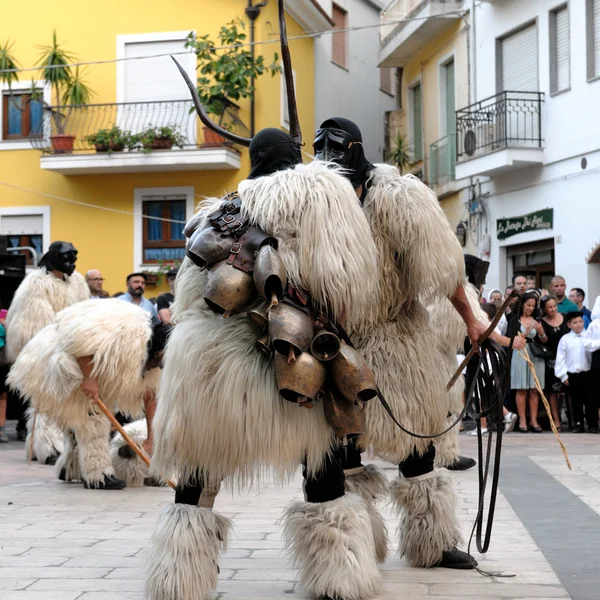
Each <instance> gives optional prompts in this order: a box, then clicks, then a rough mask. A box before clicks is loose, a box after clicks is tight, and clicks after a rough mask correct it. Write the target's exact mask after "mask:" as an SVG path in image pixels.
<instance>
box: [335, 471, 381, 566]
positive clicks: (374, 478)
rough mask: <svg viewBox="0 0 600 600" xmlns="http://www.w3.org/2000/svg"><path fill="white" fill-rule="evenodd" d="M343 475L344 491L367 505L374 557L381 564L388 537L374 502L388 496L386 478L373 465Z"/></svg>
mask: <svg viewBox="0 0 600 600" xmlns="http://www.w3.org/2000/svg"><path fill="white" fill-rule="evenodd" d="M344 473H345V475H346V491H347V492H350V493H354V494H358V495H359V496H362V497H363V498H364V500H365V502H366V504H367V511H368V513H369V518H370V519H371V527H372V529H373V538H374V540H375V556H376V558H377V562H379V563H383V562H385V560H386V558H387V554H388V535H387V528H386V526H385V522H384V520H383V516H382V515H381V513H380V512H379V510H378V508H377V506H376V502H377V500H379V499H380V498H383V497H384V496H387V494H388V480H387V477H386V476H385V474H384V473H383V471H382V470H381V469H379V468H378V467H376V466H375V465H366V466H364V467H358V468H357V469H349V470H345V471H344Z"/></svg>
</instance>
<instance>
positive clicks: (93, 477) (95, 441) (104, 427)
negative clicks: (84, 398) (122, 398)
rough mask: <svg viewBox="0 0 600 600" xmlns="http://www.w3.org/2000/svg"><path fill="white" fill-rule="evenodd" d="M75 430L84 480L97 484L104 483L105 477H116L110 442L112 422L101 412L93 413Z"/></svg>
mask: <svg viewBox="0 0 600 600" xmlns="http://www.w3.org/2000/svg"><path fill="white" fill-rule="evenodd" d="M74 430H75V439H76V440H77V448H78V450H79V464H80V465H81V474H82V475H83V477H84V479H86V480H87V481H88V483H90V484H96V483H101V482H103V481H104V476H105V475H114V470H113V466H112V462H111V460H110V448H109V440H108V437H109V435H110V421H109V420H108V419H107V418H106V416H105V415H104V414H103V413H101V412H100V411H98V413H91V414H89V415H88V418H87V420H86V421H85V422H84V423H78V424H77V427H75V428H74Z"/></svg>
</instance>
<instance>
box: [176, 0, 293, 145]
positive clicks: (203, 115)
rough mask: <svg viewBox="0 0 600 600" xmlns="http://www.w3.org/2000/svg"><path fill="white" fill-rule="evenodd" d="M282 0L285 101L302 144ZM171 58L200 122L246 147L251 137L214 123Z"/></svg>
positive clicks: (280, 26) (192, 85) (180, 69)
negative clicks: (181, 77)
mask: <svg viewBox="0 0 600 600" xmlns="http://www.w3.org/2000/svg"><path fill="white" fill-rule="evenodd" d="M283 3H284V0H278V16H279V37H280V45H281V60H282V62H283V73H284V77H285V87H286V90H287V103H288V114H289V119H290V135H291V136H292V138H294V140H295V141H296V142H298V144H302V133H301V131H300V121H299V119H298V108H297V106H296V91H295V88H294V76H293V71H292V58H291V56H290V49H289V46H288V41H287V28H286V24H285V10H284V6H283ZM171 58H172V59H173V60H174V61H175V64H176V65H177V68H178V69H179V71H180V73H181V75H182V76H183V78H184V79H185V82H186V84H187V86H188V88H189V90H190V93H191V95H192V100H193V101H194V106H195V108H196V112H197V113H198V117H200V120H201V121H202V123H203V124H204V125H205V126H206V127H208V128H209V129H211V130H212V131H214V132H215V133H218V134H219V135H221V136H223V137H224V138H225V139H228V140H230V141H231V142H234V143H235V144H240V145H241V146H246V147H248V146H249V145H250V142H251V141H252V139H251V138H247V137H243V136H241V135H236V134H235V133H231V132H230V131H227V129H225V128H224V127H221V125H218V124H217V123H215V122H214V121H213V120H212V119H211V118H210V117H209V116H208V113H207V112H206V109H205V108H204V106H203V105H202V102H201V100H200V96H199V95H198V90H197V89H196V86H195V85H194V82H193V81H192V80H191V79H190V77H189V75H188V74H187V73H186V71H185V70H184V69H183V67H182V66H181V65H180V64H179V62H178V61H177V59H176V58H175V57H173V56H171Z"/></svg>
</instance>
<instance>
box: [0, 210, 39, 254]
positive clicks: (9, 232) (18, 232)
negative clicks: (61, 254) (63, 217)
mask: <svg viewBox="0 0 600 600" xmlns="http://www.w3.org/2000/svg"><path fill="white" fill-rule="evenodd" d="M0 235H5V236H6V242H7V243H6V245H7V247H8V248H23V247H29V248H33V249H34V250H35V251H36V253H37V258H38V260H39V259H40V258H41V257H42V254H43V253H44V251H45V250H46V248H47V246H48V243H49V238H50V208H49V207H47V206H32V207H21V208H0ZM19 254H23V255H24V256H25V257H26V264H27V265H32V264H33V256H32V254H31V252H29V251H28V250H22V251H20V252H19Z"/></svg>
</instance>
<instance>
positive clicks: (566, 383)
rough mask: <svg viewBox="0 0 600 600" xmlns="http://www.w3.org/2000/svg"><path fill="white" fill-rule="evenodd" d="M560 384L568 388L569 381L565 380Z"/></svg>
mask: <svg viewBox="0 0 600 600" xmlns="http://www.w3.org/2000/svg"><path fill="white" fill-rule="evenodd" d="M562 384H563V385H566V386H567V387H569V380H568V379H565V380H564V381H563V382H562Z"/></svg>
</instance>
